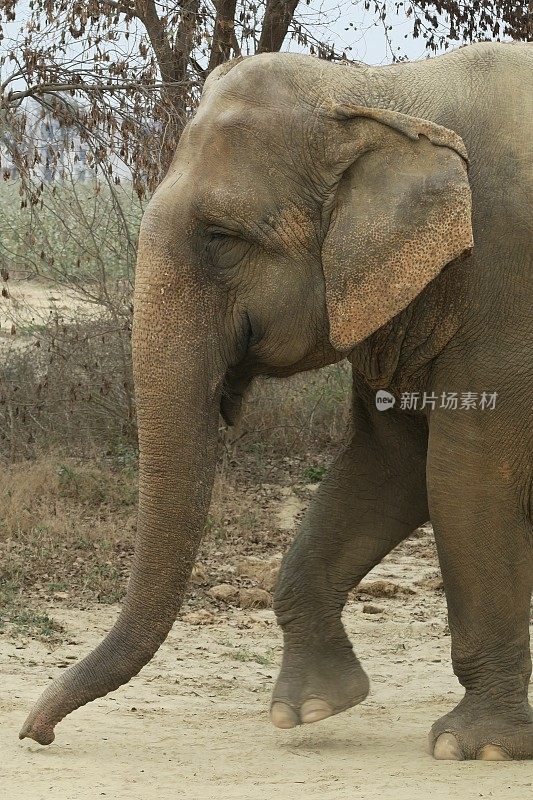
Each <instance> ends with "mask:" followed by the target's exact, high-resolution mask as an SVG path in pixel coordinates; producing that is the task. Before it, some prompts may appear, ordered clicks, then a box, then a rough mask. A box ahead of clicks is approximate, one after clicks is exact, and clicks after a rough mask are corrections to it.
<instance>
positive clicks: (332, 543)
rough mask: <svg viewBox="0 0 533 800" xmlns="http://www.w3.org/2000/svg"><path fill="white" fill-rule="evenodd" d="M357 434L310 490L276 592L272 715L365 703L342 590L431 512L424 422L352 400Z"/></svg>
mask: <svg viewBox="0 0 533 800" xmlns="http://www.w3.org/2000/svg"><path fill="white" fill-rule="evenodd" d="M353 416H354V420H353V422H354V424H353V429H354V431H353V435H352V437H351V440H350V442H349V444H348V445H347V447H346V448H345V449H344V451H343V452H342V453H341V454H340V455H339V456H338V458H337V459H336V460H335V462H334V463H333V465H332V467H331V469H330V471H329V473H328V475H327V476H326V478H325V479H324V481H323V482H322V484H321V486H320V488H319V490H318V492H317V493H316V495H315V497H314V498H313V501H312V503H311V506H310V508H309V510H308V513H307V515H306V517H305V519H304V521H303V523H302V527H301V530H300V533H299V535H298V536H297V538H296V540H295V542H294V544H293V546H292V548H291V550H290V551H289V553H288V554H287V556H286V557H285V560H284V562H283V565H282V569H281V573H280V578H279V581H278V588H277V591H276V596H275V610H276V615H277V618H278V622H279V624H280V625H281V627H282V628H283V634H284V654H283V662H282V666H281V672H280V675H279V678H278V681H277V683H276V686H275V689H274V693H273V699H272V705H271V712H270V713H271V721H272V722H273V724H274V725H276V726H277V727H279V728H292V727H294V726H295V725H298V724H301V723H309V722H317V721H319V720H321V719H324V718H325V717H328V716H331V715H332V714H337V713H339V712H341V711H344V710H345V709H347V708H350V707H351V706H354V705H356V704H357V703H359V702H361V701H362V700H364V698H365V697H366V696H367V694H368V689H369V683H368V678H367V676H366V674H365V672H364V670H363V669H362V667H361V665H360V664H359V661H358V660H357V658H356V656H355V654H354V652H353V648H352V644H351V642H350V641H349V639H348V637H347V635H346V632H345V630H344V627H343V625H342V622H341V612H342V609H343V607H344V604H345V602H346V599H347V596H348V592H349V591H350V590H351V589H352V588H353V587H355V586H356V585H357V584H358V583H359V582H360V581H361V580H362V578H364V576H365V575H366V574H367V573H368V572H369V571H370V570H371V569H372V567H374V566H375V565H376V564H378V563H379V562H380V561H381V560H382V559H383V558H384V557H385V556H386V555H387V554H388V553H389V552H390V551H391V550H392V549H393V548H394V547H395V546H396V545H397V544H399V543H400V542H401V541H402V540H403V539H405V538H406V537H407V536H408V535H409V534H410V533H411V532H412V531H413V530H415V529H416V528H417V527H418V526H419V525H421V524H423V523H424V522H426V521H427V520H428V518H429V512H428V508H427V497H426V477H425V463H426V449H427V437H426V423H425V420H424V419H415V418H413V417H410V416H408V415H406V414H404V413H402V412H400V411H396V410H394V409H389V410H388V411H385V412H378V411H376V410H375V408H374V407H373V404H372V403H371V402H369V400H368V399H366V400H365V399H363V397H361V396H360V395H358V394H355V397H354V415H353Z"/></svg>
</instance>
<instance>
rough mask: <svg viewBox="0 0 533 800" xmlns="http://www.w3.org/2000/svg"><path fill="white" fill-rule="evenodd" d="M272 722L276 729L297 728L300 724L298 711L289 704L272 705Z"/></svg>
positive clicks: (278, 703)
mask: <svg viewBox="0 0 533 800" xmlns="http://www.w3.org/2000/svg"><path fill="white" fill-rule="evenodd" d="M270 721H271V722H272V724H273V725H275V726H276V728H284V729H287V728H295V727H296V725H298V724H299V722H300V721H299V719H298V715H297V713H296V711H294V709H293V708H291V707H290V706H289V705H287V703H280V702H277V703H272V707H271V709H270Z"/></svg>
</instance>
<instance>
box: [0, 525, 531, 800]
mask: <svg viewBox="0 0 533 800" xmlns="http://www.w3.org/2000/svg"><path fill="white" fill-rule="evenodd" d="M436 575H437V572H436V563H435V559H434V551H433V549H432V546H431V543H429V546H427V545H426V544H425V543H424V542H422V543H421V542H420V541H419V542H416V541H415V542H412V543H409V542H407V543H405V545H404V546H403V547H402V549H401V550H399V551H398V552H397V553H394V554H393V555H392V556H391V557H389V559H387V560H386V561H384V562H383V563H382V564H381V565H380V566H379V567H378V568H377V569H376V570H375V571H374V573H373V577H374V578H385V579H387V580H389V581H392V582H394V583H395V584H397V585H398V586H399V588H400V592H399V593H398V594H397V595H396V596H395V597H390V598H386V597H376V598H372V599H371V604H372V605H373V606H374V610H376V608H377V609H380V611H379V613H372V614H371V613H368V604H369V600H368V598H367V599H366V601H365V600H364V599H361V598H359V599H357V598H354V599H352V600H351V601H350V603H349V605H348V607H347V610H346V613H345V622H346V625H347V627H348V629H349V631H350V634H351V637H352V640H353V641H354V642H355V644H356V649H357V651H358V653H359V655H360V657H361V659H362V661H363V663H364V665H365V667H366V669H367V671H368V673H369V674H370V676H371V679H372V693H371V696H370V697H369V699H368V700H367V701H366V702H365V703H364V704H362V705H360V706H359V707H357V708H356V709H352V710H351V711H349V712H347V713H344V714H341V715H339V716H338V717H334V718H331V719H329V720H325V721H323V722H321V723H318V724H315V725H310V726H306V727H303V728H298V729H296V730H294V731H278V730H276V729H275V728H273V727H271V725H270V723H269V722H268V718H267V708H268V703H269V696H270V691H271V688H272V685H273V680H274V678H275V675H276V672H277V665H278V664H279V661H280V649H281V636H280V632H279V630H278V628H277V626H276V623H275V621H274V616H273V613H272V611H271V610H269V609H266V610H256V611H244V610H242V609H237V608H234V609H231V608H229V607H228V608H227V610H226V611H222V612H221V613H220V614H219V615H218V616H217V617H216V620H215V622H214V623H212V624H201V625H199V624H195V623H193V622H191V621H190V620H191V619H192V620H195V619H197V618H201V616H202V614H201V612H200V614H199V613H198V612H191V610H190V609H184V613H183V615H182V617H183V618H182V619H180V620H178V622H177V623H176V624H175V626H174V629H173V631H172V633H171V635H170V636H169V638H168V640H167V642H166V643H165V644H164V646H163V647H162V648H161V650H160V651H159V653H158V654H157V656H156V658H155V659H154V660H153V661H152V663H151V664H149V665H148V666H147V667H146V668H145V669H144V670H143V671H142V673H141V674H140V675H139V676H138V677H137V678H135V679H134V680H133V681H132V682H131V683H130V684H129V685H128V686H126V687H123V688H122V689H121V690H119V691H117V692H114V693H113V694H112V695H110V696H108V697H107V698H105V699H102V700H99V701H97V702H95V703H93V704H91V705H90V706H87V707H85V708H83V709H80V710H79V711H77V712H76V713H75V714H73V715H71V716H70V717H68V718H67V719H66V720H65V721H64V722H63V723H62V724H61V725H60V726H59V727H58V729H57V738H56V741H55V742H54V743H53V744H52V745H51V746H50V747H48V748H42V747H40V746H39V745H37V744H35V743H33V742H28V741H27V740H25V741H23V742H19V741H18V740H17V733H18V730H19V728H20V726H21V723H22V722H23V720H24V717H25V716H26V713H27V712H28V710H29V709H30V707H31V704H32V702H33V701H34V700H35V699H36V698H37V696H38V694H39V693H40V691H41V689H43V688H44V686H45V685H46V684H47V682H48V681H50V680H51V679H52V678H53V677H55V676H56V675H57V674H59V672H60V670H61V669H63V668H65V666H67V665H68V664H69V663H71V662H72V661H74V660H75V659H76V658H78V656H80V655H81V654H83V653H86V652H87V650H88V649H89V648H91V647H92V646H93V645H94V644H95V643H96V642H97V641H98V640H99V638H100V637H101V635H102V634H103V633H104V632H105V631H106V630H107V629H108V628H109V626H110V625H111V624H112V622H113V619H114V618H115V616H116V614H117V613H118V608H116V607H99V608H96V609H95V610H88V611H81V610H79V611H78V610H72V609H66V608H64V607H62V606H61V604H57V605H56V606H54V607H52V608H50V609H48V611H49V613H50V614H51V615H52V616H53V617H54V618H55V619H57V620H59V621H60V622H62V623H63V625H64V626H65V627H66V631H67V633H66V637H67V638H66V640H65V642H64V643H63V644H62V645H60V646H59V647H58V648H57V649H55V650H50V648H49V646H48V647H47V645H45V644H41V643H39V642H35V641H31V640H30V641H24V640H20V639H15V638H13V639H10V638H9V636H7V637H6V636H4V637H3V638H4V641H3V642H2V644H1V647H0V672H1V684H0V685H1V695H0V707H1V711H2V715H3V724H2V727H1V728H0V746H1V753H2V758H1V761H0V778H1V784H0V785H1V787H2V790H1V795H2V797H5V798H6V799H7V798H8V799H9V800H11V798H13V799H14V798H24V800H44V798H46V799H47V800H50V799H52V800H84V799H85V798H91V800H93V798H97V797H113V798H117V800H120V799H122V798H128V800H141V798H142V800H155V798H163V800H165V799H166V798H176V797H180V798H190V800H231V799H232V798H239V800H271V798H272V800H274V798H276V799H277V798H291V800H293V799H294V800H296V798H317V800H318V798H320V800H330V798H331V800H347V799H348V798H350V800H359V799H360V798H361V799H362V798H365V800H366V798H372V800H374V798H381V799H382V800H416V799H417V798H420V800H422V798H423V800H427V798H432V800H441V799H442V800H444V799H446V800H448V798H451V797H456V798H458V799H459V800H470V799H471V798H479V797H495V798H499V799H500V800H507V799H508V800H520V799H521V798H526V797H530V796H531V795H532V792H533V771H532V767H531V763H527V762H521V763H490V762H484V763H480V762H477V763H476V762H469V763H451V762H436V761H434V760H433V759H432V758H431V757H430V756H429V755H428V753H427V752H426V736H427V731H428V729H429V727H430V725H431V723H432V722H433V721H434V720H435V719H436V718H437V717H439V716H440V715H441V714H443V713H445V712H446V711H447V710H449V709H450V708H452V706H453V705H454V704H455V703H456V702H457V701H458V699H459V698H460V687H459V685H458V684H457V682H456V680H455V678H454V676H453V674H452V671H451V667H450V662H449V644H450V639H449V635H448V634H447V630H446V615H445V605H444V598H443V595H442V592H441V591H439V590H438V588H436V587H437V584H438V580H436ZM409 590H410V591H411V592H413V593H412V594H408V593H406V592H408V591H409ZM365 607H366V609H367V610H366V611H364V610H363V609H365ZM187 620H189V621H187Z"/></svg>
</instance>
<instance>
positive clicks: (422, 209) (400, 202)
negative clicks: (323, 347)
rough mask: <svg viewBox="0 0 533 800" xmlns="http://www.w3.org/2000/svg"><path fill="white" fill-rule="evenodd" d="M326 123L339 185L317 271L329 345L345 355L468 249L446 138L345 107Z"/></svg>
mask: <svg viewBox="0 0 533 800" xmlns="http://www.w3.org/2000/svg"><path fill="white" fill-rule="evenodd" d="M328 116H329V115H328ZM333 119H334V122H333V123H332V124H333V125H334V126H335V131H334V134H333V135H334V140H336V141H334V144H333V152H334V153H335V155H334V156H333V159H335V166H334V168H333V172H334V174H336V175H337V177H336V178H335V180H336V182H337V185H336V195H335V197H334V200H333V205H332V206H331V207H330V208H331V217H330V221H329V227H328V230H327V233H326V236H325V239H324V242H323V247H322V265H323V270H324V277H325V285H326V304H327V310H328V316H329V325H330V340H331V344H332V345H333V346H334V347H335V348H336V349H337V350H340V351H345V352H348V351H349V350H351V349H352V348H353V347H354V346H355V345H356V344H358V343H359V342H361V341H362V340H363V339H365V338H366V337H367V336H369V335H370V334H371V333H373V332H374V331H376V330H377V329H378V328H380V327H381V326H382V325H384V324H385V323H386V322H388V321H389V320H390V319H392V317H394V316H395V315H396V314H398V313H399V312H400V311H401V310H402V309H404V308H405V307H406V306H407V305H408V304H409V303H410V302H411V301H412V300H413V299H414V298H415V297H416V296H417V295H418V294H419V293H420V292H421V291H422V289H424V287H425V286H426V285H427V284H428V283H429V282H430V281H431V280H432V279H433V278H434V277H435V276H436V275H437V274H438V273H439V272H440V271H441V270H442V269H443V267H444V266H445V265H446V264H448V263H449V262H450V261H453V260H454V259H456V258H458V257H459V256H461V255H462V254H464V253H465V252H467V251H469V250H470V248H471V247H472V244H473V240H472V224H471V196H470V187H469V183H468V175H467V154H466V149H465V146H464V144H463V141H462V139H461V138H460V137H459V136H458V135H457V134H455V133H453V132H452V131H450V130H447V129H446V128H443V127H441V126H439V125H436V124H434V123H432V122H428V121H426V120H422V119H417V118H415V117H410V116H407V115H405V114H400V113H398V112H395V111H388V110H385V109H373V108H365V107H359V106H351V105H346V104H345V105H342V106H338V107H336V108H335V110H334V114H333Z"/></svg>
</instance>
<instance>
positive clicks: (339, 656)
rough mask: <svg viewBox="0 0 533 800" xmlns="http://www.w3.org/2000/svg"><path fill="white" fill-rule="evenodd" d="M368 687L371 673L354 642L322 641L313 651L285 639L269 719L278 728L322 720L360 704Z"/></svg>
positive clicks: (366, 693)
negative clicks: (355, 653)
mask: <svg viewBox="0 0 533 800" xmlns="http://www.w3.org/2000/svg"><path fill="white" fill-rule="evenodd" d="M368 691H369V681H368V677H367V675H366V673H365V671H364V670H363V668H362V667H361V665H360V664H359V662H358V660H357V658H356V657H355V655H354V653H353V650H352V648H351V645H347V646H346V645H344V646H341V647H340V646H339V645H338V644H335V643H334V642H331V641H323V642H320V643H318V644H316V645H315V646H314V647H313V649H312V651H310V650H309V649H308V648H307V647H306V648H304V649H303V650H302V649H301V648H300V647H294V646H291V645H290V644H289V643H287V642H286V644H285V650H284V654H283V663H282V666H281V672H280V675H279V678H278V680H277V682H276V686H275V688H274V692H273V696H272V703H271V706H270V719H271V721H272V723H273V725H275V726H276V727H277V728H294V727H295V726H296V725H303V724H308V723H310V722H319V721H320V720H322V719H325V718H326V717H331V716H332V715H333V714H340V712H341V711H345V710H346V709H347V708H351V707H352V706H355V705H357V704H358V703H360V702H361V701H362V700H364V699H365V697H366V696H367V695H368Z"/></svg>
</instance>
